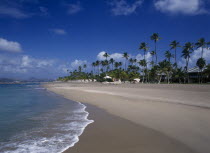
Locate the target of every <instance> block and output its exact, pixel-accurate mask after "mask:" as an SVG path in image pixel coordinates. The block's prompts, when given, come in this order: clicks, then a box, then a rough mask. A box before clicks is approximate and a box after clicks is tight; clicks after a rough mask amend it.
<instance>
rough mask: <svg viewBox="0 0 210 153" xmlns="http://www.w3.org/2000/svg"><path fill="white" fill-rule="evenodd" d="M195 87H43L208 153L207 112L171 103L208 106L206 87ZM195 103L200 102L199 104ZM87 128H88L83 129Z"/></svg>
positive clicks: (209, 140) (202, 109)
mask: <svg viewBox="0 0 210 153" xmlns="http://www.w3.org/2000/svg"><path fill="white" fill-rule="evenodd" d="M195 86H196V88H192V85H191V86H183V85H181V86H179V85H175V86H173V85H151V84H150V85H117V86H113V85H112V86H111V85H101V84H72V83H49V84H47V85H45V87H47V89H48V90H50V91H53V92H55V93H57V94H60V95H62V96H64V97H65V98H67V99H71V100H73V101H80V102H83V103H85V104H86V103H87V104H91V105H94V106H96V107H98V108H99V109H102V110H105V111H106V112H108V113H107V114H108V115H110V114H111V116H116V117H119V118H122V119H124V120H127V121H130V122H132V123H134V124H137V125H138V126H140V127H142V126H143V127H145V128H146V129H151V130H153V131H156V132H158V133H161V136H159V137H164V136H166V137H169V138H170V139H171V140H176V141H177V142H179V143H180V144H183V145H185V146H186V147H187V148H190V149H191V150H193V151H194V152H198V153H199V152H200V153H203V152H208V151H209V150H210V148H209V145H208V144H209V142H210V132H208V129H209V127H210V120H209V119H208V116H209V115H210V112H209V109H208V108H207V109H204V108H199V107H194V106H188V105H186V106H185V105H180V104H177V103H173V100H179V101H182V102H184V103H186V104H196V105H207V106H209V102H208V99H209V98H210V97H209V94H208V93H209V91H210V88H209V87H210V86H205V87H204V86H197V85H195ZM88 91H91V92H88ZM97 91H99V93H98V92H97ZM107 92H112V93H113V94H109V93H107ZM148 92H150V93H151V97H148V96H147V94H148ZM195 94H196V96H195ZM202 96H203V97H202ZM155 98H156V99H155ZM158 98H161V99H158ZM167 98H168V99H170V98H171V101H168V103H163V102H165V101H166V100H168V99H167ZM160 100H162V102H161V101H160ZM198 100H200V101H199V103H198ZM93 113H94V112H93ZM127 124H128V123H127ZM180 125H181V126H180ZM87 129H89V128H88V127H87ZM110 132H112V131H110ZM84 133H86V130H85V132H84ZM82 137H83V135H82V136H81V138H82ZM119 137H120V136H119ZM152 138H153V136H150V140H152ZM204 140H205V141H204ZM78 144H80V143H78ZM76 146H77V145H76ZM180 146H182V145H180ZM152 147H153V146H152ZM73 148H74V147H73ZM144 148H145V147H144ZM154 148H155V146H154ZM172 148H173V147H172ZM178 148H179V147H178ZM180 148H181V147H180ZM139 149H141V148H139ZM162 152H163V151H162ZM170 152H171V151H170ZM179 152H180V151H179ZM191 152H192V151H191ZM126 153H127V152H126Z"/></svg>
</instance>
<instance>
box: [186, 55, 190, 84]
mask: <svg viewBox="0 0 210 153" xmlns="http://www.w3.org/2000/svg"><path fill="white" fill-rule="evenodd" d="M189 60H190V58H189V57H188V58H187V65H186V73H187V83H189V82H190V81H189V74H188V64H189Z"/></svg>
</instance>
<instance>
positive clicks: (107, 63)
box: [104, 60, 109, 72]
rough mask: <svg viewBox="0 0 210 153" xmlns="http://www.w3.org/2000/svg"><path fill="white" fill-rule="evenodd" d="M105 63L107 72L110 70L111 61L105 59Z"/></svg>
mask: <svg viewBox="0 0 210 153" xmlns="http://www.w3.org/2000/svg"><path fill="white" fill-rule="evenodd" d="M104 65H105V66H106V72H107V71H108V66H109V61H108V60H105V61H104Z"/></svg>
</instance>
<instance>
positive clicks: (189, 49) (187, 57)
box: [182, 42, 194, 83]
mask: <svg viewBox="0 0 210 153" xmlns="http://www.w3.org/2000/svg"><path fill="white" fill-rule="evenodd" d="M193 51H194V46H193V44H192V43H190V42H187V43H186V44H185V45H184V49H183V51H182V57H184V59H185V60H186V66H185V73H188V64H189V60H190V54H192V52H193ZM188 83H189V77H188Z"/></svg>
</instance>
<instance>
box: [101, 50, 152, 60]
mask: <svg viewBox="0 0 210 153" xmlns="http://www.w3.org/2000/svg"><path fill="white" fill-rule="evenodd" d="M105 53H106V52H105V51H101V52H99V53H98V55H97V59H98V60H105V59H106V58H105V57H104V56H103V55H104V54H105ZM145 57H146V60H147V61H148V62H150V61H151V58H152V56H151V54H150V53H149V52H147V53H146V55H145ZM110 58H113V59H114V60H116V61H124V60H125V58H123V54H122V53H112V54H110V55H109V57H108V59H110ZM129 58H133V59H137V60H138V61H140V60H142V59H144V55H142V54H137V55H131V54H129Z"/></svg>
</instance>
